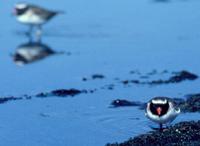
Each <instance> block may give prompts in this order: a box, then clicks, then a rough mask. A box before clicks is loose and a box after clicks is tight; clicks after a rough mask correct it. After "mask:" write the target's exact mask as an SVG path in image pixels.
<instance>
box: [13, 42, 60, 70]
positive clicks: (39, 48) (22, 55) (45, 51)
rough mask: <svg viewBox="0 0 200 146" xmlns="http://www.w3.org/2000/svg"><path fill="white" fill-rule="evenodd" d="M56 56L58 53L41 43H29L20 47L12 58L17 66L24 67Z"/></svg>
mask: <svg viewBox="0 0 200 146" xmlns="http://www.w3.org/2000/svg"><path fill="white" fill-rule="evenodd" d="M54 54H58V53H57V52H55V51H54V50H52V49H51V48H50V47H49V46H47V45H46V44H44V43H42V42H41V41H36V42H33V41H29V42H28V43H24V44H21V45H19V46H18V47H17V49H16V52H15V53H14V54H13V55H12V58H13V61H14V63H15V64H17V65H19V66H23V65H26V64H29V63H33V62H35V61H39V60H42V59H44V58H46V57H48V56H51V55H54Z"/></svg>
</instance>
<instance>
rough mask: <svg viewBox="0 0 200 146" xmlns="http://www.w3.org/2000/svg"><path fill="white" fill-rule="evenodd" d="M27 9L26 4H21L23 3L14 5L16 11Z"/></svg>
mask: <svg viewBox="0 0 200 146" xmlns="http://www.w3.org/2000/svg"><path fill="white" fill-rule="evenodd" d="M26 7H27V4H23V3H20V4H16V6H15V8H17V9H24V8H26Z"/></svg>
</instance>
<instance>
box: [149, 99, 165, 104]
mask: <svg viewBox="0 0 200 146" xmlns="http://www.w3.org/2000/svg"><path fill="white" fill-rule="evenodd" d="M151 102H152V103H153V104H166V103H167V99H165V100H161V99H153V100H152V101H151Z"/></svg>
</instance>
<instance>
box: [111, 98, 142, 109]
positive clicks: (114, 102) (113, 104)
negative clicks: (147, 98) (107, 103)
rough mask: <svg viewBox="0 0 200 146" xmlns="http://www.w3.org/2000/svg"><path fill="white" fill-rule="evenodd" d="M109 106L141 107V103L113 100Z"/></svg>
mask: <svg viewBox="0 0 200 146" xmlns="http://www.w3.org/2000/svg"><path fill="white" fill-rule="evenodd" d="M111 105H112V106H113V107H123V106H142V103H140V102H135V101H128V100H125V99H116V100H113V101H112V103H111Z"/></svg>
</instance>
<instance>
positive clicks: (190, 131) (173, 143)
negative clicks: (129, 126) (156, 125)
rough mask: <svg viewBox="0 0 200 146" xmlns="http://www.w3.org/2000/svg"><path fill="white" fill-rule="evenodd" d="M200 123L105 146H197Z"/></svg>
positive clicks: (175, 126) (175, 127)
mask: <svg viewBox="0 0 200 146" xmlns="http://www.w3.org/2000/svg"><path fill="white" fill-rule="evenodd" d="M199 143H200V121H197V122H195V121H190V122H181V123H177V124H175V125H174V126H171V127H169V128H168V129H166V130H164V131H163V132H159V131H151V132H149V133H147V134H143V135H139V136H136V137H134V138H130V139H129V140H128V141H125V142H123V143H114V144H107V145H106V146H199Z"/></svg>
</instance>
